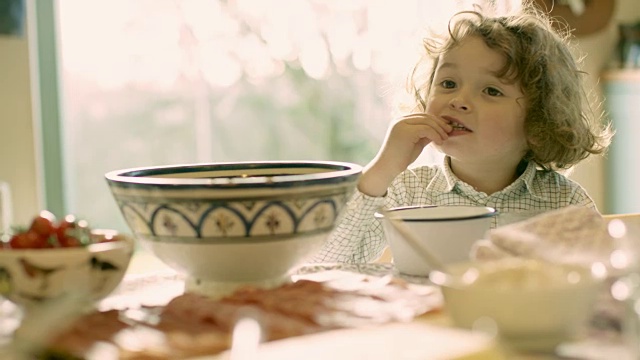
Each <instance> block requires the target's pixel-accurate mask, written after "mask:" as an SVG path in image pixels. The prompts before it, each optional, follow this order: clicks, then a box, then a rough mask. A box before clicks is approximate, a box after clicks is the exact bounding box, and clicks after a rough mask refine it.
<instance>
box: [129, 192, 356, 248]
mask: <svg viewBox="0 0 640 360" xmlns="http://www.w3.org/2000/svg"><path fill="white" fill-rule="evenodd" d="M350 195H351V194H350V192H342V193H339V194H331V193H328V194H324V195H317V196H314V197H306V196H305V197H303V196H299V197H293V196H287V197H280V198H273V199H264V200H259V201H242V200H237V201H216V200H210V201H207V200H180V201H167V199H155V200H152V199H145V200H140V199H138V198H136V197H131V198H127V197H125V196H121V197H120V198H119V200H118V201H117V202H118V206H119V208H120V210H121V212H122V214H123V215H124V218H125V220H126V222H127V224H128V225H129V227H131V229H132V230H133V231H134V232H135V233H136V234H138V235H139V236H144V237H146V236H147V235H150V236H151V239H155V241H159V240H160V239H162V240H161V241H175V242H202V241H206V242H226V241H241V240H242V238H251V239H252V241H256V240H268V239H269V238H271V237H274V236H277V237H278V238H282V237H283V236H285V235H294V234H302V233H314V232H324V231H330V230H331V229H333V226H334V224H335V222H336V218H337V216H338V215H339V214H340V212H341V210H342V208H343V206H344V204H345V203H346V202H347V197H348V196H350Z"/></svg>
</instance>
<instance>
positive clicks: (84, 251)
mask: <svg viewBox="0 0 640 360" xmlns="http://www.w3.org/2000/svg"><path fill="white" fill-rule="evenodd" d="M91 236H92V237H93V238H94V241H95V242H96V243H94V244H91V245H87V246H82V247H66V248H46V249H10V248H3V249H0V296H4V297H6V298H8V299H9V300H11V301H12V302H15V303H16V304H19V305H25V306H31V305H35V304H38V303H40V302H42V301H45V300H53V299H57V298H59V297H62V296H65V295H67V294H69V293H74V294H76V295H77V294H78V293H83V294H85V295H86V296H87V297H88V300H93V301H97V300H100V299H102V298H104V297H105V296H107V295H108V294H110V293H111V292H112V291H113V290H114V289H115V288H116V287H117V286H118V284H120V282H121V281H122V278H123V277H124V275H125V272H126V270H127V267H128V266H129V262H130V260H131V255H132V254H133V247H134V240H133V238H132V237H131V236H129V235H126V234H119V233H117V232H116V231H114V230H97V229H96V230H92V234H91ZM105 238H109V239H111V240H114V241H110V242H99V241H102V240H103V239H105Z"/></svg>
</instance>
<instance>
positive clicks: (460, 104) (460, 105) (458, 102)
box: [449, 96, 469, 111]
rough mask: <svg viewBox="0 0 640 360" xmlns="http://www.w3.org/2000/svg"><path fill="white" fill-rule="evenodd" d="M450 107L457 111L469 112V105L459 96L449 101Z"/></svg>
mask: <svg viewBox="0 0 640 360" xmlns="http://www.w3.org/2000/svg"><path fill="white" fill-rule="evenodd" d="M449 107H451V108H452V109H455V110H460V111H468V110H469V104H468V103H467V102H466V101H464V100H463V99H461V98H460V97H459V96H456V97H454V98H452V99H451V100H450V101H449Z"/></svg>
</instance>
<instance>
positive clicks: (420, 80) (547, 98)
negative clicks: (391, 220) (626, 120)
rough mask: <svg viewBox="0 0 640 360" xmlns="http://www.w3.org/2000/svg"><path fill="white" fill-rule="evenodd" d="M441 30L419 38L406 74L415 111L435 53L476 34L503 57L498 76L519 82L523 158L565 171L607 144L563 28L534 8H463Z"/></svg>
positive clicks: (430, 76)
mask: <svg viewBox="0 0 640 360" xmlns="http://www.w3.org/2000/svg"><path fill="white" fill-rule="evenodd" d="M448 30H449V31H448V34H446V36H443V37H431V38H427V39H424V40H423V44H424V49H425V50H426V53H425V54H424V56H423V58H422V59H421V60H420V61H419V62H418V63H417V64H416V65H415V67H414V69H413V72H412V73H411V74H410V76H409V79H408V86H409V91H411V92H413V93H414V97H415V99H414V100H415V106H414V108H415V109H419V108H422V111H424V109H425V108H426V104H425V100H424V99H428V97H429V96H428V95H429V92H430V91H431V86H432V81H433V77H434V74H435V70H436V68H437V66H438V61H439V56H440V55H441V54H442V53H444V52H447V51H448V50H450V49H452V48H454V47H455V46H457V44H459V43H460V41H461V40H462V39H464V38H466V37H468V36H478V37H480V38H482V39H483V40H484V42H485V43H486V44H487V46H489V47H490V48H491V49H493V50H495V51H497V52H498V53H500V54H502V55H503V56H504V58H505V59H506V63H505V66H504V67H503V68H502V70H501V71H500V72H499V74H498V76H499V77H501V78H503V79H506V80H508V81H513V82H517V83H519V84H520V87H521V89H522V92H523V94H524V97H525V98H524V102H523V103H524V104H525V106H526V115H525V122H524V127H525V134H526V137H527V144H528V151H527V153H526V154H525V156H524V158H523V160H525V161H534V162H536V163H537V164H538V165H540V166H541V167H542V168H544V169H547V170H560V169H569V168H571V167H572V166H573V165H575V164H577V163H579V162H580V161H582V160H584V159H586V158H587V157H588V156H589V155H591V154H600V153H603V152H604V151H605V150H606V149H607V147H608V145H609V143H610V140H611V137H612V135H613V133H612V131H611V128H610V126H609V125H608V124H604V123H603V121H602V119H603V114H602V113H598V112H597V111H596V110H595V109H599V108H600V107H599V105H597V104H596V103H595V102H594V103H591V102H590V98H589V95H588V94H587V92H586V91H585V87H584V84H583V81H584V80H583V77H584V76H585V75H586V74H585V73H584V72H583V71H581V70H580V69H579V68H578V61H577V60H576V59H575V58H574V56H573V54H572V53H571V49H570V47H569V46H570V45H569V43H568V41H567V40H568V37H569V34H568V33H565V32H561V31H558V30H556V29H554V28H553V26H552V23H551V21H550V19H549V18H548V17H546V16H545V15H544V14H542V13H541V12H540V11H538V10H537V9H535V8H533V7H532V6H525V8H524V9H523V10H522V11H521V12H520V13H518V14H515V15H510V16H504V17H491V16H485V15H483V14H482V13H480V12H477V11H463V12H459V13H458V14H456V15H454V17H453V18H452V19H451V21H450V22H449V29H448ZM425 66H427V68H426V69H425ZM421 70H426V71H424V72H422V74H424V75H425V76H420V74H421ZM592 106H594V107H592Z"/></svg>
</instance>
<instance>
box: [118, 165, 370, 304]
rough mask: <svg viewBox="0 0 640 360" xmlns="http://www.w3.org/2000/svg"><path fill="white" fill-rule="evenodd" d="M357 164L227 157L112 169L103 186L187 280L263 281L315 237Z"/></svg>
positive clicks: (213, 286) (208, 285)
mask: <svg viewBox="0 0 640 360" xmlns="http://www.w3.org/2000/svg"><path fill="white" fill-rule="evenodd" d="M361 170H362V168H361V166H359V165H355V164H350V163H342V162H328V161H279V162H237V163H211V164H195V165H176V166H162V167H147V168H137V169H127V170H118V171H113V172H110V173H108V174H106V178H107V182H108V184H109V186H110V189H111V192H112V194H113V196H114V198H115V200H116V201H117V203H118V206H119V208H120V210H121V212H122V214H123V215H124V218H125V220H126V222H127V223H128V225H129V227H130V228H131V230H133V232H134V233H135V235H136V236H137V238H138V239H140V240H141V241H142V243H143V244H144V245H146V246H147V247H148V248H150V249H151V251H152V252H153V253H154V254H155V255H156V256H157V257H158V258H160V259H161V260H162V261H164V262H165V263H166V264H167V265H169V266H171V267H173V268H174V269H176V270H177V271H179V272H181V273H183V274H185V275H187V289H188V290H191V291H197V292H203V293H208V294H210V295H218V294H224V293H225V292H228V291H231V290H232V289H234V288H236V287H237V286H240V285H243V284H256V285H260V286H272V285H277V284H280V283H282V282H283V281H286V280H288V279H289V276H290V275H291V273H292V272H293V271H295V269H296V268H297V267H298V266H299V265H301V264H303V263H304V262H305V261H306V260H308V259H309V258H310V257H311V256H313V255H314V254H315V253H316V252H317V251H318V250H319V249H320V247H321V245H322V243H323V241H324V240H325V239H326V237H327V235H328V234H329V232H330V231H332V230H333V228H334V224H335V223H336V219H337V218H338V216H339V215H340V213H341V211H342V209H343V207H344V205H345V204H346V202H347V200H348V199H349V197H350V196H351V194H352V193H353V190H354V189H355V186H356V182H357V179H358V178H359V176H360V173H361Z"/></svg>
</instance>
